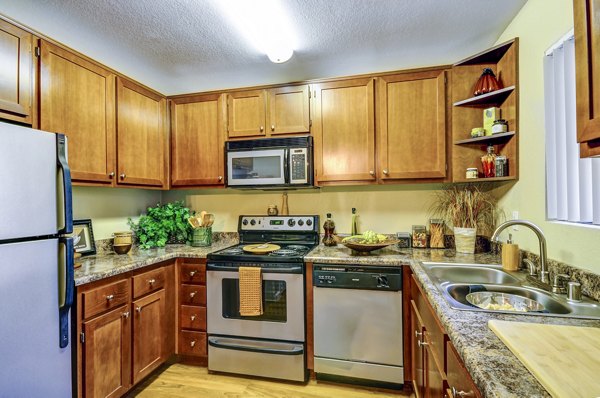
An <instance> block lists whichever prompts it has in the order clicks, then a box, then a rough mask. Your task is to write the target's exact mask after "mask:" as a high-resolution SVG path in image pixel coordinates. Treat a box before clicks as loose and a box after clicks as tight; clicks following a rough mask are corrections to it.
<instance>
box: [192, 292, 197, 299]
mask: <svg viewBox="0 0 600 398" xmlns="http://www.w3.org/2000/svg"><path fill="white" fill-rule="evenodd" d="M196 293H198V292H191V293H190V298H194V296H195V295H196Z"/></svg>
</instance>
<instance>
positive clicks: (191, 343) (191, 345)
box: [190, 340, 196, 348]
mask: <svg viewBox="0 0 600 398" xmlns="http://www.w3.org/2000/svg"><path fill="white" fill-rule="evenodd" d="M195 345H196V340H192V341H190V347H192V348H194V346H195Z"/></svg>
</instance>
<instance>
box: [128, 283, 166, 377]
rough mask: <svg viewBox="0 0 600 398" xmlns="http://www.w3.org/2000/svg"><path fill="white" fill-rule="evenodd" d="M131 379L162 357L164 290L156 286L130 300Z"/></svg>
mask: <svg viewBox="0 0 600 398" xmlns="http://www.w3.org/2000/svg"><path fill="white" fill-rule="evenodd" d="M132 311H133V312H132V313H133V338H132V341H133V347H132V350H133V369H132V373H133V383H134V384H135V383H137V382H139V381H140V380H141V379H143V378H144V377H146V376H147V375H148V374H150V372H152V371H153V370H154V369H156V368H157V367H158V366H159V365H160V364H161V363H162V362H163V360H164V358H165V349H164V346H163V341H164V339H163V334H164V333H166V325H165V319H166V317H165V316H166V313H165V291H164V289H163V290H159V291H158V292H156V293H152V294H150V295H149V296H146V297H144V298H141V299H139V300H136V301H134V302H133V303H132Z"/></svg>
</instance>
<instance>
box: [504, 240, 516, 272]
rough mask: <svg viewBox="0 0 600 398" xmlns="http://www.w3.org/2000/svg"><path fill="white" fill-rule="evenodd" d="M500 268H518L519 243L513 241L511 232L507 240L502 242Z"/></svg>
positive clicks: (507, 269) (514, 269) (510, 269)
mask: <svg viewBox="0 0 600 398" xmlns="http://www.w3.org/2000/svg"><path fill="white" fill-rule="evenodd" d="M502 269H504V270H506V271H518V270H519V245H516V244H514V243H513V241H512V234H508V240H507V241H506V243H504V244H502Z"/></svg>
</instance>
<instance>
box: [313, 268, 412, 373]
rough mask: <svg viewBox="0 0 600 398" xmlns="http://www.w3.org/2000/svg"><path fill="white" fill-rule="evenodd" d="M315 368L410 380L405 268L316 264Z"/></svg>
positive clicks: (314, 276)
mask: <svg viewBox="0 0 600 398" xmlns="http://www.w3.org/2000/svg"><path fill="white" fill-rule="evenodd" d="M313 295H314V334H315V335H314V355H315V373H316V374H317V378H319V377H320V376H332V375H333V376H337V377H339V376H341V377H345V378H353V379H359V380H358V381H359V382H360V380H364V381H368V382H370V383H372V382H381V383H387V384H394V385H395V384H397V385H402V384H404V368H403V358H402V352H403V350H402V267H378V266H368V265H367V266H357V265H345V264H344V265H333V264H315V265H314V266H313Z"/></svg>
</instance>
